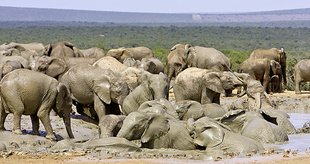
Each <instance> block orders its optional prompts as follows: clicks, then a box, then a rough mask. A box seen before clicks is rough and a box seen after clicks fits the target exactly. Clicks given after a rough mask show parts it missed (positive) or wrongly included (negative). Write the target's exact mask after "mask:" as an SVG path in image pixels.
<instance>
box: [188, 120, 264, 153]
mask: <svg viewBox="0 0 310 164" xmlns="http://www.w3.org/2000/svg"><path fill="white" fill-rule="evenodd" d="M188 129H189V130H190V131H191V132H192V133H193V134H194V136H193V138H194V143H195V144H197V145H199V146H203V147H206V148H208V149H215V150H223V151H224V152H228V153H243V154H247V153H253V152H260V151H263V150H264V148H263V146H262V145H261V144H260V143H259V142H257V141H255V140H253V139H251V138H248V137H245V136H242V135H240V134H237V133H234V132H232V131H231V130H230V129H229V128H228V127H227V126H225V125H223V124H221V123H219V122H216V121H214V120H212V119H210V118H208V117H203V118H200V119H198V120H197V121H193V120H188Z"/></svg>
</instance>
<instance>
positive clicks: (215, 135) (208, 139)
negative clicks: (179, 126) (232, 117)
mask: <svg viewBox="0 0 310 164" xmlns="http://www.w3.org/2000/svg"><path fill="white" fill-rule="evenodd" d="M196 127H197V125H196ZM199 127H200V126H199ZM195 130H196V133H197V136H196V138H194V143H195V144H197V145H199V146H205V147H208V148H211V147H216V146H218V145H219V144H221V143H222V142H223V140H224V136H225V132H224V130H223V129H222V128H221V127H220V126H219V125H217V124H216V123H214V122H212V121H209V122H208V123H206V124H205V125H203V126H202V127H200V129H195Z"/></svg>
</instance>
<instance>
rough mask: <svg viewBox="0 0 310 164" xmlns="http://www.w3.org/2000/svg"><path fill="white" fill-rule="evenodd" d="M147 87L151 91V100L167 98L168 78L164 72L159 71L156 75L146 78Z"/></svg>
mask: <svg viewBox="0 0 310 164" xmlns="http://www.w3.org/2000/svg"><path fill="white" fill-rule="evenodd" d="M146 81H147V83H148V88H149V89H150V91H151V95H152V96H153V100H155V99H161V98H166V99H167V98H168V94H169V91H168V86H169V85H168V78H167V76H166V75H165V74H163V73H159V74H158V75H157V74H156V75H155V74H153V75H151V76H150V77H149V78H148V79H147V80H146Z"/></svg>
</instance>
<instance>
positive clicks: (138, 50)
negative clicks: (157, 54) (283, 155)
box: [107, 46, 154, 63]
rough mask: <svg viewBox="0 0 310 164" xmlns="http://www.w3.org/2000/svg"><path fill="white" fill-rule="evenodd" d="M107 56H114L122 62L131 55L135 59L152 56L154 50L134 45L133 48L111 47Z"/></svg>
mask: <svg viewBox="0 0 310 164" xmlns="http://www.w3.org/2000/svg"><path fill="white" fill-rule="evenodd" d="M107 56H112V57H114V58H115V59H117V60H118V61H120V62H121V63H123V61H124V59H126V58H128V57H131V58H134V59H135V60H140V61H141V59H143V58H150V57H154V55H153V52H152V50H151V49H149V48H147V47H143V46H141V47H133V48H125V47H121V48H117V49H110V50H109V51H108V52H107Z"/></svg>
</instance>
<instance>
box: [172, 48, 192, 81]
mask: <svg viewBox="0 0 310 164" xmlns="http://www.w3.org/2000/svg"><path fill="white" fill-rule="evenodd" d="M189 46H190V45H189V44H186V45H184V44H176V45H174V46H173V47H172V48H171V49H170V52H169V54H168V56H167V63H166V65H167V71H166V72H167V75H168V80H169V83H170V81H171V80H172V78H174V77H176V76H177V75H178V74H179V73H180V72H182V71H183V70H184V69H186V68H187V65H186V60H187V53H185V52H186V51H185V50H186V49H188V47H189Z"/></svg>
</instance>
